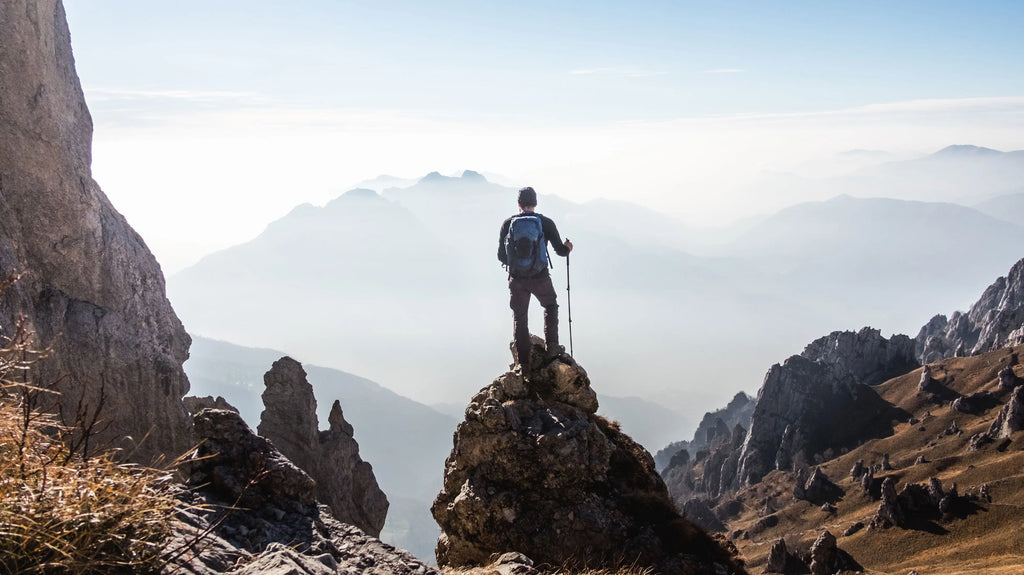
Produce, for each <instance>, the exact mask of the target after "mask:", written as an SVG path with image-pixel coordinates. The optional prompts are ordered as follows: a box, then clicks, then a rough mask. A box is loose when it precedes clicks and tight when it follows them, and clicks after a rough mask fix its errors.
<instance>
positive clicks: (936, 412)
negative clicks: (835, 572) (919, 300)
mask: <svg viewBox="0 0 1024 575" xmlns="http://www.w3.org/2000/svg"><path fill="white" fill-rule="evenodd" d="M1020 353H1024V346H1018V347H1016V348H1006V349H1002V350H998V351H994V352H991V353H987V354H985V355H980V356H976V357H966V358H954V359H949V360H945V361H941V362H937V363H934V364H931V370H932V377H933V379H934V380H936V381H937V382H938V383H940V384H942V385H943V386H945V387H946V388H948V389H949V390H951V392H950V394H948V395H947V397H948V396H955V393H952V392H956V393H958V394H963V395H968V394H971V393H975V392H979V391H988V392H992V393H994V394H995V393H996V392H997V390H998V386H999V378H998V372H999V370H1000V369H1002V368H1004V367H1007V366H1013V369H1014V372H1015V373H1016V375H1017V376H1018V377H1024V365H1016V363H1017V357H1016V356H1017V355H1018V354H1020ZM921 372H922V369H921V368H919V369H917V370H915V371H913V372H911V373H908V374H906V375H904V376H901V377H898V378H895V379H892V380H889V381H887V382H885V383H883V384H882V385H879V386H878V387H877V388H876V389H877V391H878V392H879V394H880V395H881V396H882V397H883V398H884V399H885V400H886V401H888V402H890V403H892V404H894V405H896V406H897V407H899V408H901V409H903V410H904V411H906V412H907V413H909V414H911V415H912V416H913V418H914V419H911V420H910V421H914V420H918V422H917V423H913V424H912V423H910V422H907V421H901V422H893V433H892V435H890V436H888V437H884V438H882V439H874V440H871V441H868V442H866V443H864V444H862V445H860V446H859V447H857V448H856V449H853V450H852V451H850V452H848V453H846V454H843V455H841V456H839V457H836V458H834V459H831V460H829V461H826V462H823V463H822V464H821V465H820V467H821V469H822V470H823V471H824V472H825V473H826V474H827V475H828V477H829V478H830V479H831V480H832V481H833V482H834V483H836V484H837V485H838V486H839V487H840V488H841V489H842V491H843V494H842V495H841V496H840V499H839V501H838V502H837V503H836V505H835V513H834V514H833V513H829V512H827V511H823V510H822V509H821V507H820V505H816V504H812V503H810V502H808V501H803V500H796V499H794V497H793V488H794V485H795V474H794V473H789V472H779V471H774V472H772V473H770V474H768V475H767V476H766V477H765V478H764V480H763V481H762V482H761V483H759V484H757V485H754V486H750V487H746V488H743V489H741V490H740V492H739V493H738V494H737V495H735V496H734V497H733V498H730V497H726V499H725V500H724V501H722V502H721V503H720V504H719V508H720V509H722V508H723V506H731V507H732V510H733V511H734V512H736V511H737V510H738V515H736V516H735V517H734V518H733V519H732V520H731V521H729V522H728V532H729V534H730V538H732V539H734V541H735V543H736V545H737V547H738V548H739V549H740V552H741V553H742V554H743V557H744V559H745V560H746V561H747V565H748V566H749V568H750V572H751V573H761V572H762V571H763V569H764V566H765V563H766V561H767V558H768V553H769V549H770V548H771V546H772V544H773V543H775V542H776V541H778V540H779V539H780V538H785V540H786V542H787V544H788V545H787V546H788V547H789V549H790V550H793V549H794V548H796V549H797V550H798V551H804V552H805V551H806V550H807V548H808V547H809V546H810V544H811V543H812V542H813V541H814V539H815V538H816V537H817V536H818V534H819V533H820V532H821V531H822V530H824V529H828V530H829V531H830V532H831V533H832V534H833V535H835V536H836V538H837V539H838V544H839V547H840V549H843V550H844V551H846V552H848V553H849V554H850V555H851V556H852V557H853V558H854V559H855V560H856V561H857V562H858V563H860V565H861V566H862V567H863V568H864V572H865V573H871V574H883V573H884V574H894V575H895V574H899V575H907V574H908V573H910V572H912V571H917V573H919V574H920V575H926V574H927V575H960V574H968V573H969V574H971V575H985V574H991V575H1010V574H1012V575H1021V574H1024V432H1018V433H1016V434H1015V435H1013V436H1012V437H1011V439H1012V441H1002V442H999V441H997V442H995V443H990V444H988V445H985V446H983V447H982V448H981V449H980V450H977V451H970V450H969V448H968V443H969V440H970V438H971V437H972V436H973V435H975V434H978V433H983V432H986V431H988V429H989V426H990V425H991V423H992V421H993V420H994V419H995V418H996V416H997V415H998V414H999V411H1000V409H1001V408H1002V406H1003V404H1004V403H1005V402H1006V400H1007V397H1008V392H1003V393H1002V394H997V398H998V400H999V402H998V403H995V402H993V406H992V407H990V408H988V409H986V410H984V411H983V412H981V413H980V414H978V415H970V414H965V413H960V412H957V411H954V410H953V409H951V407H950V402H949V400H948V399H939V398H937V397H934V396H933V395H932V394H929V393H924V392H920V391H918V383H919V381H920V379H921ZM954 422H956V425H957V427H959V429H960V432H959V433H957V432H953V433H951V434H947V433H946V431H947V430H949V429H950V426H951V425H952V424H953V423H954ZM886 453H888V454H889V458H890V461H891V464H892V470H891V471H879V472H877V473H876V474H875V478H876V486H877V484H878V483H880V480H881V479H884V478H885V477H892V478H893V479H894V480H895V481H896V484H897V485H896V487H897V490H901V489H902V488H903V486H904V485H905V484H907V483H919V484H927V482H928V481H929V478H931V477H937V478H938V479H939V480H941V482H942V486H943V487H944V488H945V489H946V490H947V491H948V489H949V488H950V487H952V485H953V484H954V483H955V484H956V485H957V487H958V490H959V493H960V494H961V495H964V494H978V493H980V492H981V487H982V486H987V491H988V494H989V495H990V497H991V501H988V500H987V498H985V497H982V498H980V499H978V500H975V501H964V503H963V505H960V506H959V507H958V508H957V509H956V510H955V511H954V512H951V513H946V514H944V515H943V516H941V517H935V518H933V519H922V520H920V521H917V522H915V524H914V526H913V527H911V528H901V527H891V528H888V529H875V528H870V527H865V528H863V529H860V530H858V531H856V532H855V533H852V534H850V535H844V532H846V531H847V529H848V528H850V527H851V526H852V525H854V524H855V523H857V522H861V523H863V524H864V525H865V526H869V525H870V524H871V519H872V517H873V516H874V515H875V512H876V510H877V509H878V507H879V500H878V496H877V495H867V494H865V493H864V491H863V489H862V487H861V484H860V481H857V482H854V481H853V480H852V479H851V477H850V470H851V468H852V467H853V466H854V464H855V463H856V462H857V461H858V460H864V463H865V465H868V466H870V465H872V464H877V463H880V462H881V460H882V456H883V454H886ZM919 456H924V459H925V461H924V462H919V463H915V462H916V461H917V460H918V457H919ZM774 518H777V519H774ZM844 573H847V572H844Z"/></svg>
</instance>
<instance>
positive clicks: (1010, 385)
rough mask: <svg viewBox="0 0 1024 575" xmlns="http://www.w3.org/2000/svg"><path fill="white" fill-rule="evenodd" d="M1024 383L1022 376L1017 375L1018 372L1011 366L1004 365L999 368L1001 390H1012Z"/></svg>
mask: <svg viewBox="0 0 1024 575" xmlns="http://www.w3.org/2000/svg"><path fill="white" fill-rule="evenodd" d="M1021 384H1024V381H1022V380H1021V378H1019V377H1017V374H1016V372H1014V371H1013V368H1012V367H1010V366H1007V367H1004V368H1003V369H1001V370H999V391H1000V392H1006V391H1012V390H1013V389H1014V388H1015V387H1018V386H1020V385H1021Z"/></svg>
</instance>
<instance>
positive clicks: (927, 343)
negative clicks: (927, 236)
mask: <svg viewBox="0 0 1024 575" xmlns="http://www.w3.org/2000/svg"><path fill="white" fill-rule="evenodd" d="M1019 343H1024V259H1022V260H1020V261H1018V262H1017V263H1016V264H1014V266H1013V267H1012V268H1011V269H1010V272H1009V273H1008V274H1007V275H1006V277H1001V278H999V279H997V280H996V281H995V283H993V284H992V285H990V286H989V287H988V288H987V289H986V290H985V292H984V293H983V294H981V298H980V299H979V300H978V301H977V302H975V304H974V305H973V306H971V309H970V310H969V311H968V312H967V313H963V312H959V311H958V312H954V313H953V315H952V316H951V317H950V318H949V319H948V320H947V319H946V316H943V315H937V316H935V317H934V318H932V319H931V321H929V322H928V323H927V324H926V325H925V326H924V327H922V328H921V331H920V332H919V333H918V335H917V338H916V345H917V357H918V360H919V361H920V362H921V363H931V362H934V361H938V360H940V359H946V358H950V357H958V356H966V355H978V354H981V353H985V352H987V351H992V350H994V349H998V348H1000V347H1005V346H1009V345H1016V344H1019Z"/></svg>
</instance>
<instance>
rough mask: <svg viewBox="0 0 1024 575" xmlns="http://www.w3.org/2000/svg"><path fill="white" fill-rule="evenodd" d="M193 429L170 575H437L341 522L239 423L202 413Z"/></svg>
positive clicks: (307, 481) (307, 482)
mask: <svg viewBox="0 0 1024 575" xmlns="http://www.w3.org/2000/svg"><path fill="white" fill-rule="evenodd" d="M194 421H195V431H196V435H197V437H198V439H200V440H201V441H202V443H201V444H200V446H199V451H198V452H197V453H196V454H195V457H194V458H193V460H192V461H191V462H190V464H189V466H188V468H189V471H190V478H189V488H188V489H187V490H183V491H182V492H181V495H180V497H181V498H182V499H183V500H184V501H185V502H186V503H189V504H191V505H190V506H189V507H188V508H187V510H186V511H183V512H182V513H181V514H180V515H179V517H178V519H179V522H178V524H177V526H176V529H175V531H174V533H173V536H172V537H171V539H170V541H169V542H168V543H167V544H166V546H167V549H168V551H169V552H170V557H171V558H172V565H171V566H169V568H168V569H167V572H174V573H195V574H198V575H213V574H217V573H228V572H230V573H240V574H246V575H256V574H280V575H291V574H295V575H300V574H301V575H333V574H351V573H367V574H377V575H385V574H386V575H428V574H429V575H439V574H438V572H437V571H436V570H435V569H432V568H431V567H429V566H427V565H425V564H423V563H422V562H420V561H419V560H417V559H416V558H415V557H413V556H412V555H411V554H409V553H408V552H406V551H402V550H399V549H395V548H394V547H392V546H390V545H388V544H386V543H383V542H381V541H380V540H378V539H376V538H374V537H371V536H369V535H366V534H365V533H364V532H363V531H361V530H360V529H359V528H358V527H355V526H353V525H349V524H345V523H341V522H339V521H338V520H337V519H336V518H334V517H333V516H332V515H331V511H330V509H329V508H328V507H327V506H325V505H318V504H317V502H316V500H315V497H314V482H313V480H312V478H310V477H309V475H307V474H306V473H305V472H303V471H302V470H300V469H299V468H298V467H296V466H295V465H294V464H293V463H292V462H291V461H289V460H288V459H287V458H286V457H284V456H283V455H282V454H281V453H280V452H279V451H278V450H277V449H275V447H274V445H273V444H272V443H271V442H270V441H268V440H267V439H266V438H263V437H259V436H257V435H256V434H254V433H253V432H252V430H251V429H249V427H248V426H246V424H245V422H243V421H242V419H241V417H240V416H239V415H238V414H237V413H235V412H233V411H227V410H214V409H205V410H201V411H200V412H199V413H197V414H196V415H195V418H194ZM190 543H194V544H191V545H190Z"/></svg>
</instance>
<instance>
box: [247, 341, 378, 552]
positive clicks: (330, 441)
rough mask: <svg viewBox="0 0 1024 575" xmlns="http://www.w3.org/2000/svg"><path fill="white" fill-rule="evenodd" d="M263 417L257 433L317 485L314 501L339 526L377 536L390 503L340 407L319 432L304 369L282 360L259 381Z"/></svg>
mask: <svg viewBox="0 0 1024 575" xmlns="http://www.w3.org/2000/svg"><path fill="white" fill-rule="evenodd" d="M263 382H264V384H265V385H266V389H265V390H264V392H263V404H264V406H265V408H266V409H264V411H263V414H262V415H261V416H260V424H259V428H258V432H259V434H260V435H261V436H263V437H266V438H267V439H269V440H270V441H272V442H273V443H274V446H275V447H277V449H279V450H280V452H281V453H283V454H284V455H285V456H286V457H287V458H288V459H290V460H291V461H292V462H293V463H295V465H297V466H298V467H299V468H300V469H302V470H303V471H305V472H306V473H308V474H309V475H310V476H311V477H312V478H313V479H314V480H315V483H316V487H315V490H314V492H315V495H316V498H317V499H318V500H319V501H321V502H323V503H325V504H326V505H327V506H328V507H330V508H331V511H332V512H333V515H334V517H335V518H337V519H338V520H339V521H343V522H345V523H351V524H353V525H355V526H357V527H359V528H360V529H362V530H363V531H365V532H367V533H369V534H370V535H373V536H377V535H380V530H381V529H382V528H383V527H384V520H385V518H386V517H387V511H388V500H387V497H386V496H385V495H384V492H383V491H381V489H380V487H378V485H377V479H376V478H375V477H374V475H373V468H372V467H371V466H370V464H369V463H367V462H365V461H363V460H362V459H361V458H360V457H359V445H358V444H357V443H356V441H355V439H354V438H353V436H352V434H353V430H352V426H351V425H349V423H348V422H347V421H345V417H344V415H343V414H342V410H341V403H340V402H338V401H335V402H334V405H333V406H332V408H331V414H330V416H329V423H330V428H329V429H327V430H326V431H320V430H319V422H318V420H317V416H316V398H315V397H314V396H313V386H311V385H310V384H309V381H307V379H306V371H305V370H304V369H302V364H300V363H299V362H297V361H295V360H294V359H292V358H290V357H283V358H281V359H279V360H277V361H276V362H274V365H273V366H272V367H271V369H270V371H268V372H267V373H266V375H264V377H263Z"/></svg>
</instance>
